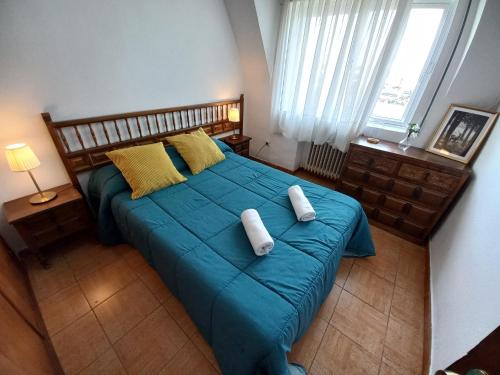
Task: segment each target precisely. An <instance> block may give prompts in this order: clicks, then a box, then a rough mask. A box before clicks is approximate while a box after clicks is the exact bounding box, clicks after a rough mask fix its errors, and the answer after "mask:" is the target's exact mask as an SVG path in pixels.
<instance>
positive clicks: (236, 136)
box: [229, 134, 240, 141]
mask: <svg viewBox="0 0 500 375" xmlns="http://www.w3.org/2000/svg"><path fill="white" fill-rule="evenodd" d="M229 139H232V140H233V141H234V140H236V139H240V135H239V134H233V135H232V136H231V137H229Z"/></svg>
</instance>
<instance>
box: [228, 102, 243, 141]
mask: <svg viewBox="0 0 500 375" xmlns="http://www.w3.org/2000/svg"><path fill="white" fill-rule="evenodd" d="M227 119H228V120H229V122H232V123H233V135H232V136H231V139H238V138H239V136H237V135H236V133H235V129H234V124H235V123H237V122H240V110H239V109H238V108H229V112H228V114H227Z"/></svg>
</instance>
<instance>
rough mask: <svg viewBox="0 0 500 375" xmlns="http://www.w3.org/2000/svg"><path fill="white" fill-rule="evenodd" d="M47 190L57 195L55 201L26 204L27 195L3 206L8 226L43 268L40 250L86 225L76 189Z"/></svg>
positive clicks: (88, 220) (69, 187) (87, 225)
mask: <svg viewBox="0 0 500 375" xmlns="http://www.w3.org/2000/svg"><path fill="white" fill-rule="evenodd" d="M51 190H53V191H55V192H57V198H56V199H54V200H52V201H50V202H47V203H44V204H39V205H32V204H30V203H29V201H28V198H29V197H30V196H31V195H29V196H26V197H22V198H19V199H15V200H13V201H10V202H5V203H4V205H3V208H4V213H5V217H6V218H7V221H8V222H9V224H12V225H13V226H14V227H15V228H16V230H17V232H18V233H19V234H20V236H21V237H22V238H23V240H24V241H25V242H26V244H27V245H28V246H29V250H31V251H33V252H36V254H37V256H38V258H39V259H40V262H41V263H42V264H44V265H46V264H45V263H46V262H45V260H44V257H43V254H42V253H41V252H40V249H42V248H43V247H45V246H47V245H50V244H52V243H54V242H55V241H57V240H59V239H61V238H64V237H66V236H68V235H70V234H73V233H76V232H79V231H81V230H84V229H87V228H89V226H90V218H89V214H88V210H87V207H86V205H85V202H84V200H83V197H82V195H81V194H80V193H79V192H78V190H76V189H75V188H74V187H73V186H72V185H71V184H67V185H62V186H58V187H56V188H54V189H51Z"/></svg>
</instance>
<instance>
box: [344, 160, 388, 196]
mask: <svg viewBox="0 0 500 375" xmlns="http://www.w3.org/2000/svg"><path fill="white" fill-rule="evenodd" d="M345 174H346V176H347V177H348V178H349V179H351V180H354V181H360V182H362V183H364V184H369V185H370V186H373V187H376V188H379V189H383V190H388V189H390V187H391V185H392V178H390V177H387V176H384V175H381V174H378V173H375V172H372V171H367V170H366V169H361V168H357V167H355V166H352V165H349V166H347V167H346V171H345Z"/></svg>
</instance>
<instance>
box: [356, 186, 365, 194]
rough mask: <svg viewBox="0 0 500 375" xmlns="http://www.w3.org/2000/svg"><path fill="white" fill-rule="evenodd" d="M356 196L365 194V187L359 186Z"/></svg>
mask: <svg viewBox="0 0 500 375" xmlns="http://www.w3.org/2000/svg"><path fill="white" fill-rule="evenodd" d="M356 194H358V195H361V194H363V187H362V186H358V187H357V188H356Z"/></svg>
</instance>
